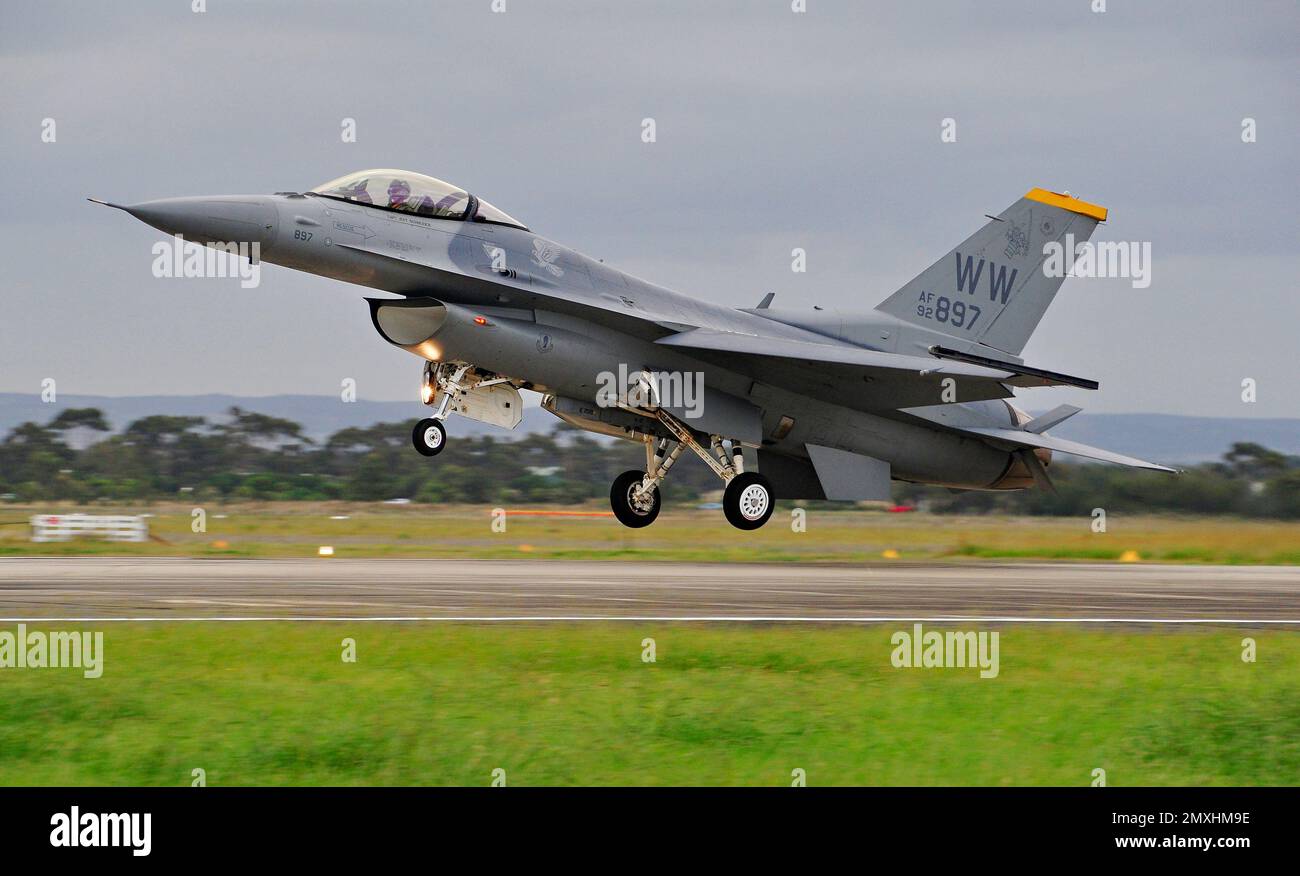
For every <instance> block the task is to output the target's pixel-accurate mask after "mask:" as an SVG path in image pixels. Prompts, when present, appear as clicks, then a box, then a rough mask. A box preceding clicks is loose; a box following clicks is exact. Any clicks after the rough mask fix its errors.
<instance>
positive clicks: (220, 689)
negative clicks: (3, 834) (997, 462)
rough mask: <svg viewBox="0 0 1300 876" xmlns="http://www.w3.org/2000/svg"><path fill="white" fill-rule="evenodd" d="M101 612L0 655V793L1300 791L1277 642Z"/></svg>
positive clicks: (1282, 637) (1283, 646)
mask: <svg viewBox="0 0 1300 876" xmlns="http://www.w3.org/2000/svg"><path fill="white" fill-rule="evenodd" d="M32 628H35V627H34V626H33V627H32ZM103 629H104V630H105V633H104V652H105V659H104V672H103V676H102V677H101V678H98V679H85V678H83V677H82V675H81V673H80V672H79V671H77V670H74V669H59V670H51V669H42V670H36V669H26V670H17V669H4V670H0V784H3V785H13V784H76V785H80V784H114V785H120V784H140V785H186V784H189V783H190V781H191V771H192V770H194V769H195V768H202V769H204V770H205V771H206V774H207V781H208V784H210V785H241V784H253V785H270V784H297V785H316V784H385V785H388V784H392V785H426V784H428V785H442V784H451V785H486V784H489V782H490V781H491V777H492V772H493V770H494V769H497V768H500V769H503V770H505V771H506V781H507V784H509V785H547V784H561V785H568V784H584V785H589V784H594V785H601V784H636V785H715V784H719V785H771V786H779V785H788V784H790V782H791V773H792V771H793V770H795V769H796V768H798V769H803V770H805V771H806V775H807V781H808V784H810V785H852V784H867V785H895V784H922V785H932V784H934V785H944V784H954V785H1026V784H1040V785H1041V784H1046V785H1087V784H1089V783H1090V782H1091V780H1092V771H1093V770H1094V769H1095V768H1102V769H1105V770H1106V773H1107V781H1108V784H1110V785H1115V786H1120V785H1226V784H1246V785H1255V784H1261V785H1277V784H1283V785H1286V784H1289V785H1294V784H1297V783H1300V637H1297V636H1296V635H1294V634H1291V633H1278V632H1253V633H1252V632H1242V631H1230V630H1205V629H1197V630H1182V631H1168V630H1158V631H1127V630H1126V631H1112V630H1078V629H1059V628H1052V629H1043V628H1036V627H1006V628H1003V629H1002V630H1001V642H1000V664H1001V665H1000V674H999V675H998V677H997V678H993V679H980V678H979V677H978V674H977V672H976V671H975V670H969V669H930V670H909V669H895V668H893V666H892V665H891V664H890V660H889V654H890V650H891V646H890V642H889V639H890V635H891V633H892V632H893V631H894V628H893V627H879V626H877V627H829V628H828V627H816V628H810V627H799V626H722V627H705V626H691V625H653V624H652V625H647V624H632V623H629V624H599V625H582V626H529V625H500V626H473V625H457V624H444V625H393V624H334V623H328V624H327V623H321V624H297V625H295V624H290V623H256V624H184V623H178V624H161V625H152V626H150V625H129V624H121V625H118V624H109V625H105V626H104V627H103ZM1244 635H1251V636H1254V637H1255V638H1256V640H1257V642H1258V662H1257V663H1254V664H1248V663H1244V662H1243V661H1242V660H1241V656H1240V655H1241V639H1242V637H1243V636H1244ZM344 637H352V638H354V639H355V640H356V653H357V660H356V662H355V663H345V662H343V661H342V659H341V642H342V640H343V639H344ZM645 637H653V638H654V639H655V643H656V651H657V655H656V656H657V662H655V663H653V664H647V663H643V662H642V660H641V655H642V640H643V638H645Z"/></svg>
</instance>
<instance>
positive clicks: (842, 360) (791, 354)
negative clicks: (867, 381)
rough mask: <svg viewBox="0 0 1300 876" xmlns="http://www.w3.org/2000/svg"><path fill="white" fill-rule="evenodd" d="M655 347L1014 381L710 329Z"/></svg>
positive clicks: (944, 365)
mask: <svg viewBox="0 0 1300 876" xmlns="http://www.w3.org/2000/svg"><path fill="white" fill-rule="evenodd" d="M655 343H656V344H663V345H664V346H667V347H689V348H690V349H693V350H716V351H717V352H720V353H743V354H747V355H750V356H768V357H776V358H781V359H799V360H801V361H805V362H825V363H828V364H829V363H834V364H838V365H858V366H861V367H863V368H867V369H873V370H877V371H900V372H905V373H912V374H922V375H929V374H946V375H948V376H951V377H976V378H981V379H984V380H996V381H1007V380H1009V379H1010V378H1011V377H1013V373H1012V372H1010V371H1003V370H1001V369H995V368H987V367H985V366H982V365H968V364H966V363H962V362H945V361H940V360H938V359H931V358H929V357H926V356H907V355H901V354H898V353H883V352H881V351H879V350H868V349H865V348H863V347H852V346H849V345H847V344H845V345H833V344H817V343H813V342H811V341H799V340H792V339H790V338H774V337H770V336H767V335H744V334H740V333H738V332H719V331H711V330H709V329H691V330H689V331H684V332H678V333H677V334H675V335H668V336H667V337H664V338H660V339H659V340H657V341H655Z"/></svg>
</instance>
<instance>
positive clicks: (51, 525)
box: [32, 514, 149, 541]
mask: <svg viewBox="0 0 1300 876" xmlns="http://www.w3.org/2000/svg"><path fill="white" fill-rule="evenodd" d="M77 537H85V538H103V539H107V540H108V541H147V540H148V539H149V523H148V521H147V520H145V519H144V518H143V517H127V516H116V517H113V516H105V515H97V514H37V515H35V516H33V517H32V541H67V540H68V539H70V538H77Z"/></svg>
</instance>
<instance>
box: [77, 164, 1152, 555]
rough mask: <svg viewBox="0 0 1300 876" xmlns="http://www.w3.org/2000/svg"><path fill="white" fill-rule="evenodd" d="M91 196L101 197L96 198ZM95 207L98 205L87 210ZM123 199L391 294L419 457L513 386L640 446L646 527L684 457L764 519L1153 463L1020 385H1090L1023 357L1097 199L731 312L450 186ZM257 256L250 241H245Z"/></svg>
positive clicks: (489, 410)
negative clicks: (826, 302) (902, 485)
mask: <svg viewBox="0 0 1300 876" xmlns="http://www.w3.org/2000/svg"><path fill="white" fill-rule="evenodd" d="M91 200H95V199H91ZM97 203H105V204H107V202H104V201H97ZM107 205H108V206H114V207H119V208H120V209H123V210H125V211H126V212H128V213H130V214H131V215H132V216H135V217H136V218H138V219H140V220H142V221H144V222H146V223H148V224H149V225H152V226H154V227H155V228H158V229H160V230H162V231H165V232H167V233H169V234H173V235H180V236H183V237H184V238H185V239H186V240H188V241H193V242H197V243H200V244H204V245H207V246H216V247H222V248H227V249H229V248H230V247H231V245H233V244H247V245H248V247H249V248H248V249H240V250H238V251H240V252H249V253H256V255H254V256H253V257H260V258H261V259H264V260H265V261H267V262H270V263H272V264H277V265H282V266H285V267H289V268H294V269H297V270H300V271H307V272H310V273H313V274H319V275H321V276H325V277H330V278H333V279H336V280H342V281H344V282H347V283H355V284H358V285H361V286H367V287H370V288H372V289H377V290H381V291H382V292H385V293H389V297H372V298H367V299H366V301H367V302H368V304H369V307H370V318H371V321H372V323H373V324H374V327H375V330H376V331H377V332H378V333H379V336H380V337H381V338H383V339H384V340H385V341H387V342H388V343H390V344H393V345H395V346H397V347H400V348H402V349H403V350H407V351H409V352H410V353H412V354H414V355H415V356H416V357H417V358H418V359H419V360H420V362H421V366H422V378H421V393H420V401H421V402H423V403H424V404H425V405H427V406H429V407H430V408H431V409H432V410H431V411H430V412H429V416H427V417H425V418H423V419H421V420H420V421H419V423H418V424H417V425H416V427H415V430H414V433H413V435H412V441H413V443H414V445H415V449H416V450H417V451H419V452H420V453H422V454H424V455H425V456H430V457H431V456H436V455H437V454H438V453H439V452H440V451H441V450H442V449H443V447H444V446H445V445H446V441H447V433H446V429H445V427H444V426H443V421H444V420H446V419H447V418H448V417H449V416H450V415H451V414H459V415H461V416H464V417H469V418H471V419H475V420H480V421H483V422H486V423H491V424H495V425H497V426H500V427H503V428H506V429H513V428H515V427H516V426H518V424H519V422H520V419H521V416H522V413H523V399H522V398H521V396H520V392H519V391H520V390H532V391H536V392H538V393H540V394H541V395H542V401H541V405H542V407H543V408H544V409H545V410H547V411H549V412H551V413H552V414H554V415H555V416H557V417H559V418H560V419H561V420H563V421H565V422H567V423H570V424H572V425H574V426H576V427H578V428H581V429H585V430H587V431H590V432H594V433H598V434H601V435H607V436H615V437H617V438H620V439H626V440H629V441H636V442H640V443H641V444H643V445H645V468H644V470H632V471H628V472H624V473H623V474H621V475H619V476H618V477H617V478H616V479H615V480H614V483H613V485H612V486H611V488H610V505H611V506H612V508H613V511H614V514H615V516H616V517H617V518H618V519H619V521H621V522H622V523H623V524H624V525H626V526H630V527H642V526H647V525H649V524H650V523H651V522H653V521H654V519H655V517H656V516H657V515H658V513H659V508H660V504H661V492H662V487H663V486H664V483H665V480H666V479H667V477H668V476H669V473H670V471H671V469H672V467H673V465H674V464H675V463H676V462H677V461H678V458H679V457H680V456H681V455H682V454H683V452H685V451H687V450H689V451H690V452H691V453H693V454H694V455H695V456H697V457H699V458H700V459H701V460H703V462H704V464H705V465H707V466H708V467H709V468H710V469H712V471H713V472H714V473H715V474H716V475H717V477H718V479H719V481H720V482H721V483H722V484H723V485H725V486H724V491H723V501H722V505H723V510H724V513H725V515H726V518H727V520H728V521H730V522H731V524H732V525H734V526H736V527H737V528H739V529H742V530H752V529H757V528H758V527H760V526H762V525H763V524H764V523H766V522H767V520H768V519H769V518H770V517H771V515H772V511H773V508H774V506H775V501H776V500H777V499H778V498H779V499H830V500H846V501H861V500H888V498H889V494H890V482H891V480H899V481H908V482H912V483H920V484H937V485H942V486H946V487H949V488H952V489H954V490H1018V489H1023V488H1029V487H1036V488H1041V489H1051V480H1050V478H1049V475H1048V467H1049V466H1050V464H1051V461H1052V454H1053V453H1054V452H1061V453H1067V454H1073V455H1077V456H1083V457H1087V458H1090V459H1096V460H1104V461H1107V462H1112V463H1119V464H1121V465H1128V466H1135V467H1138V468H1146V469H1155V470H1158V471H1173V469H1170V468H1166V467H1165V466H1161V465H1156V464H1154V463H1150V462H1145V461H1143V460H1140V459H1134V458H1132V457H1128V456H1123V455H1121V454H1118V453H1111V452H1109V451H1106V450H1101V449H1098V448H1095V447H1089V446H1086V445H1084V444H1079V443H1076V442H1074V441H1068V440H1066V439H1064V438H1058V437H1055V436H1053V435H1051V434H1050V433H1049V430H1050V429H1051V428H1052V427H1054V426H1056V425H1058V424H1060V423H1061V422H1062V421H1064V420H1065V419H1066V418H1068V417H1070V416H1072V415H1073V414H1075V413H1077V412H1078V411H1079V408H1076V407H1073V406H1070V405H1061V406H1058V407H1056V408H1055V409H1053V410H1051V411H1049V412H1048V413H1045V414H1042V415H1040V416H1038V417H1031V416H1030V415H1028V414H1026V413H1025V412H1024V411H1022V410H1021V409H1020V408H1018V407H1016V406H1015V405H1014V404H1012V401H1011V399H1013V398H1014V397H1015V394H1014V390H1015V388H1017V387H1039V386H1074V387H1083V388H1086V389H1096V388H1097V386H1098V384H1097V382H1096V381H1094V380H1088V379H1086V378H1082V377H1072V376H1070V375H1067V374H1059V373H1056V372H1054V371H1050V370H1047V369H1045V368H1041V367H1037V366H1031V365H1027V364H1025V362H1024V361H1023V359H1022V358H1021V357H1020V353H1021V351H1022V350H1023V349H1024V347H1025V344H1026V342H1027V341H1028V340H1029V337H1030V335H1031V334H1032V333H1033V331H1034V329H1035V328H1036V327H1037V326H1038V323H1039V321H1040V320H1041V319H1042V318H1043V314H1044V313H1045V312H1046V311H1047V308H1048V306H1049V305H1050V304H1051V303H1052V299H1053V297H1054V296H1055V295H1056V292H1057V290H1058V289H1059V288H1060V286H1061V283H1062V282H1063V277H1062V276H1059V275H1057V276H1054V275H1053V273H1056V274H1059V273H1060V272H1052V271H1048V270H1044V262H1045V252H1046V248H1047V247H1048V246H1049V245H1051V244H1053V243H1055V244H1057V245H1062V243H1063V241H1065V240H1066V237H1067V235H1070V236H1072V238H1073V241H1076V242H1081V241H1086V240H1087V239H1088V238H1089V236H1091V234H1092V232H1093V229H1095V228H1096V227H1097V224H1098V223H1099V222H1103V221H1105V219H1106V214H1107V211H1106V208H1104V207H1100V206H1097V205H1095V204H1090V203H1087V202H1085V201H1082V200H1079V199H1078V198H1076V197H1073V196H1071V195H1069V194H1062V193H1057V192H1052V191H1047V190H1044V189H1040V188H1035V189H1031V190H1030V191H1029V192H1028V193H1027V194H1026V195H1025V196H1024V197H1022V198H1020V199H1019V200H1017V201H1016V202H1015V203H1014V204H1012V205H1011V206H1010V207H1008V208H1007V209H1005V210H1003V211H1002V212H1001V213H998V214H997V215H996V216H987V219H988V221H987V222H986V223H985V224H984V225H983V226H982V227H981V228H980V229H979V230H978V231H976V232H975V233H974V234H972V235H971V236H970V237H969V238H967V239H966V240H964V241H962V242H961V243H959V244H958V245H957V246H956V247H955V248H954V249H952V250H951V251H949V252H948V253H947V254H945V255H943V256H942V257H940V258H939V259H938V260H937V261H935V262H934V264H932V265H930V266H929V267H928V268H926V269H925V270H924V271H922V272H921V273H920V274H918V275H917V276H916V278H915V279H913V280H912V281H911V282H909V283H907V284H906V285H904V286H903V287H902V288H901V289H899V290H898V291H897V292H895V293H894V294H893V295H890V296H889V297H888V298H886V299H885V300H884V301H883V302H881V303H880V304H879V305H877V306H876V307H875V308H874V309H873V310H867V311H864V312H851V311H846V310H830V309H823V308H821V307H815V306H814V307H807V306H805V307H774V306H773V305H772V302H773V295H772V294H771V293H769V294H767V295H766V296H765V297H763V299H762V300H761V301H760V302H759V303H758V304H757V306H756V307H752V308H740V309H732V308H729V307H725V306H721V305H718V304H713V303H710V302H708V301H702V300H700V299H698V298H694V297H690V296H687V295H683V294H680V293H677V292H674V291H671V290H669V289H665V288H663V287H660V286H656V285H654V284H652V283H649V282H646V281H645V280H641V279H638V278H636V277H633V276H630V275H628V274H625V273H623V272H621V271H618V270H615V269H614V268H612V267H609V266H607V265H605V264H604V263H603V262H601V261H599V260H596V259H592V258H588V257H586V256H584V255H581V254H579V253H577V252H575V251H573V250H571V249H568V248H566V247H564V246H561V245H560V244H558V243H555V242H554V241H551V240H548V239H546V238H544V237H541V236H540V235H538V234H537V233H535V232H534V231H533V230H532V229H531V228H529V227H528V226H527V225H525V224H524V223H522V222H520V221H518V220H516V219H514V218H513V217H511V216H510V215H508V214H506V213H504V212H503V211H501V210H499V209H497V208H496V207H494V206H492V205H491V204H489V203H488V202H487V201H485V200H483V199H482V198H480V197H477V196H476V195H473V194H470V193H469V192H468V191H466V190H464V189H461V188H459V187H457V186H454V185H451V184H450V183H446V182H443V181H442V180H439V179H435V178H433V177H430V176H425V175H423V174H418V173H412V172H409V171H403V170H390V169H378V170H364V171H361V172H359V173H351V174H348V175H346V176H343V177H339V178H338V179H335V180H332V181H330V182H327V183H325V184H323V185H320V186H317V187H316V188H314V189H311V190H309V191H305V192H280V193H277V194H274V195H251V196H217V197H193V198H170V199H164V200H156V201H147V202H144V203H140V204H134V205H130V206H120V205H117V204H107ZM259 251H260V252H259Z"/></svg>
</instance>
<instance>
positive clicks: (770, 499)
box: [722, 471, 776, 529]
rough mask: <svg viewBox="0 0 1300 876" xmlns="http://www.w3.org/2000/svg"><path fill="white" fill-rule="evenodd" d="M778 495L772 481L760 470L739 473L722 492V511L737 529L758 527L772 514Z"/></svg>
mask: <svg viewBox="0 0 1300 876" xmlns="http://www.w3.org/2000/svg"><path fill="white" fill-rule="evenodd" d="M775 508H776V495H775V494H774V493H773V492H772V482H771V481H769V480H768V479H767V478H765V477H763V476H762V475H761V474H759V473H758V472H754V471H747V472H745V473H744V474H738V475H736V476H735V477H734V478H732V479H731V483H729V484H727V489H726V490H725V491H724V492H723V494H722V512H723V513H724V514H726V515H727V522H728V523H730V524H731V525H732V526H734V527H736V528H737V529H758V528H759V527H760V526H762V525H763V524H764V523H766V522H767V521H768V518H769V517H771V516H772V511H773V509H775Z"/></svg>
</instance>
